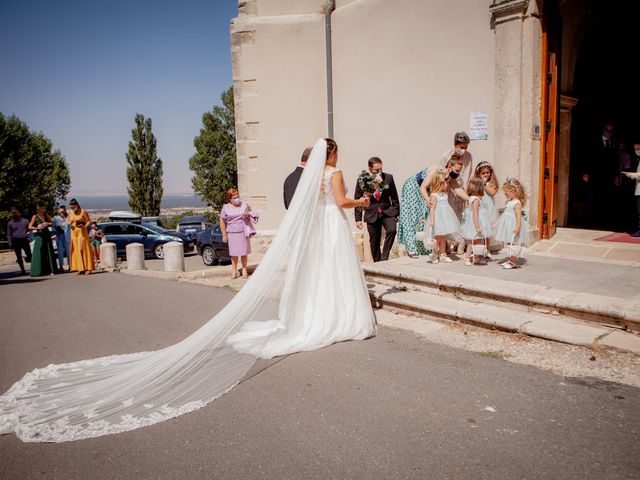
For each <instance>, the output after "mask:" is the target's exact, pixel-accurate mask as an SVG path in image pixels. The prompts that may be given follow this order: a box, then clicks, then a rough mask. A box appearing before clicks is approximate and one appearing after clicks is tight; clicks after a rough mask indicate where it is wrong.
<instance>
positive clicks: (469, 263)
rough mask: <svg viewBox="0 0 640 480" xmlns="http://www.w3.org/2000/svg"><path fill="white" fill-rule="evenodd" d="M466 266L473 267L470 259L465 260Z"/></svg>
mask: <svg viewBox="0 0 640 480" xmlns="http://www.w3.org/2000/svg"><path fill="white" fill-rule="evenodd" d="M464 264H465V265H466V266H468V267H469V266H471V265H473V262H472V261H471V259H470V258H465V259H464Z"/></svg>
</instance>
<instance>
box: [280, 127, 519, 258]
mask: <svg viewBox="0 0 640 480" xmlns="http://www.w3.org/2000/svg"><path fill="white" fill-rule="evenodd" d="M469 143H470V139H469V136H468V135H467V134H466V133H465V132H458V133H456V134H455V136H454V139H453V147H452V148H450V149H448V150H447V151H445V152H444V153H443V154H442V156H441V158H440V160H439V162H438V163H437V164H434V165H431V166H429V167H427V168H425V169H423V170H421V171H419V172H418V173H417V174H416V175H413V176H411V177H410V178H408V179H407V180H406V181H405V182H404V183H403V185H402V194H401V195H402V198H401V199H400V198H399V196H398V190H397V188H396V184H395V180H394V178H393V175H391V174H390V173H387V172H384V171H383V162H382V160H381V159H380V158H379V157H371V158H370V159H369V161H368V169H369V174H370V175H371V176H372V177H374V178H376V180H377V181H378V184H379V185H380V187H379V188H378V189H377V190H376V191H375V192H373V193H371V192H363V190H362V188H361V186H360V183H359V182H358V183H356V188H355V195H354V198H355V199H359V198H361V197H362V196H364V195H367V196H369V200H370V204H369V206H368V207H366V208H360V209H355V210H354V211H355V222H356V227H357V228H358V229H363V228H364V225H365V224H366V227H367V231H368V233H369V243H370V247H371V256H372V258H373V261H374V262H378V261H381V260H388V258H389V254H390V252H391V249H392V247H393V243H394V241H395V238H396V234H397V237H398V241H399V243H400V244H402V245H404V247H405V249H406V251H407V255H408V256H409V257H411V258H416V259H417V258H420V256H428V258H429V260H430V261H431V262H432V263H438V262H445V263H450V262H453V261H454V260H453V258H452V255H451V253H452V252H456V253H457V254H458V255H459V256H462V257H463V258H464V262H465V264H466V265H474V264H480V263H486V262H487V261H488V260H491V253H490V250H489V246H490V244H491V239H494V240H496V241H498V242H503V243H504V244H507V245H510V246H522V245H525V244H526V243H527V242H528V235H527V221H526V214H525V211H524V206H525V202H526V194H525V190H524V187H523V186H522V184H521V183H520V182H519V181H518V180H517V179H515V178H509V179H507V181H506V182H504V184H503V185H502V190H503V191H504V194H505V196H506V206H505V208H504V211H503V213H502V215H499V214H498V209H497V207H496V202H495V196H496V195H497V194H498V191H499V188H500V187H499V183H498V179H497V176H496V172H495V170H494V168H493V166H492V165H491V164H490V163H489V162H480V163H479V164H477V165H475V166H474V165H473V157H472V156H471V153H470V152H469V151H468V147H469ZM310 152H311V149H310V148H307V149H305V151H304V152H303V154H302V158H301V161H300V164H299V165H298V167H296V169H295V170H294V171H293V172H292V173H291V174H290V175H289V176H288V177H287V178H286V179H285V181H284V185H283V199H284V205H285V208H288V207H289V204H290V203H291V199H292V198H293V194H294V192H295V189H296V186H297V184H298V181H299V179H300V176H301V175H302V172H303V170H304V167H305V165H306V161H307V158H308V157H309V154H310ZM396 227H397V228H396ZM383 231H384V241H383V239H382V234H383ZM420 233H422V234H423V235H422V236H421V235H420ZM419 238H422V240H420V239H419ZM478 247H482V248H478ZM507 252H508V257H507V259H506V260H505V261H504V262H502V263H501V264H500V265H502V267H503V268H505V269H512V268H517V267H518V262H517V254H516V252H518V248H516V247H514V248H510V249H508V251H507Z"/></svg>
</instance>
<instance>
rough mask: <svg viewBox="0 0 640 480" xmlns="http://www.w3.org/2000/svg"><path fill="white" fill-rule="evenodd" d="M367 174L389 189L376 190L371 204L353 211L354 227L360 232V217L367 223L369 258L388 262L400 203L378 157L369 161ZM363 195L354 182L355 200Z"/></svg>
mask: <svg viewBox="0 0 640 480" xmlns="http://www.w3.org/2000/svg"><path fill="white" fill-rule="evenodd" d="M369 173H371V175H373V176H374V177H376V176H378V177H379V178H381V179H382V185H385V184H386V185H388V186H389V188H386V189H381V190H377V191H376V192H374V193H373V194H372V195H371V204H370V205H369V206H368V207H367V208H365V209H364V211H363V210H362V209H361V208H356V209H354V211H355V215H356V226H357V227H358V228H359V229H360V230H362V226H363V222H362V217H363V213H364V221H365V222H367V230H368V231H369V243H370V245H371V256H372V257H373V261H374V262H379V261H380V260H389V252H391V247H392V246H393V242H394V240H395V238H396V223H397V221H398V215H399V214H400V201H399V200H398V190H397V189H396V184H395V182H394V181H393V176H392V175H391V174H390V173H384V172H383V171H382V160H380V159H379V158H378V157H371V158H370V159H369ZM363 195H364V193H363V191H362V189H361V188H360V185H359V184H358V183H357V182H356V191H355V195H354V197H355V199H356V200H357V199H358V198H361V197H362V196H363ZM382 227H384V231H385V236H384V246H383V250H382V252H380V240H381V239H382Z"/></svg>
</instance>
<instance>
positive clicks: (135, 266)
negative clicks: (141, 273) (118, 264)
mask: <svg viewBox="0 0 640 480" xmlns="http://www.w3.org/2000/svg"><path fill="white" fill-rule="evenodd" d="M146 269H147V267H146V266H145V263H144V246H143V245H142V244H141V243H130V244H129V245H127V270H146Z"/></svg>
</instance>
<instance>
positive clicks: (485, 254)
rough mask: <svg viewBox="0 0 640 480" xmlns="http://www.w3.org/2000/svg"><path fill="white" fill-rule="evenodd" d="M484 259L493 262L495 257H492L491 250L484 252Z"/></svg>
mask: <svg viewBox="0 0 640 480" xmlns="http://www.w3.org/2000/svg"><path fill="white" fill-rule="evenodd" d="M484 258H486V259H487V260H492V259H493V257H492V256H491V252H490V251H489V250H487V251H486V252H484Z"/></svg>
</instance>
